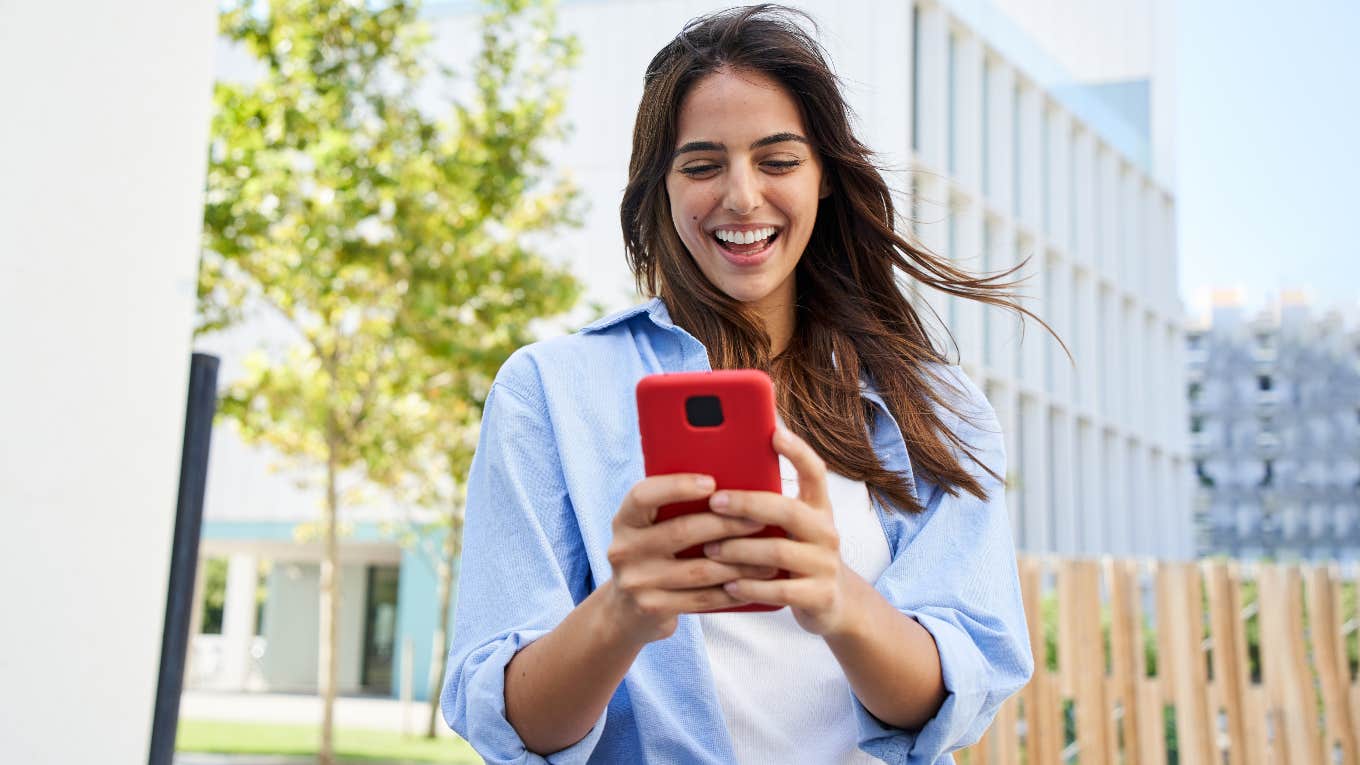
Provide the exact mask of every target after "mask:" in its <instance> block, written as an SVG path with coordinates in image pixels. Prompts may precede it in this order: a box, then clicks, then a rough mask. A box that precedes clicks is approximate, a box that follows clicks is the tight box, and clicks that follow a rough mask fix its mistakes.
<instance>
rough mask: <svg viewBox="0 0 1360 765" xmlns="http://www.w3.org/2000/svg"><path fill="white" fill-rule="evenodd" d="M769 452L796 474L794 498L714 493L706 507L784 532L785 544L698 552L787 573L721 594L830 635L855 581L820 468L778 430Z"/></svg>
mask: <svg viewBox="0 0 1360 765" xmlns="http://www.w3.org/2000/svg"><path fill="white" fill-rule="evenodd" d="M774 448H775V451H777V452H779V453H780V454H782V455H784V456H785V457H788V458H789V461H790V462H792V463H793V467H794V469H795V470H797V471H798V496H797V497H796V498H794V497H785V496H783V495H782V494H776V493H774V492H769V491H737V490H723V491H719V492H716V493H715V494H713V496H712V497H711V498H710V499H709V506H710V507H711V508H712V509H713V512H715V513H720V514H722V515H731V516H739V517H743V518H752V519H754V520H757V521H761V522H762V523H766V524H768V525H771V526H779V527H782V528H783V529H784V530H785V531H787V532H788V538H787V539H785V538H782V537H745V538H734V539H725V540H722V541H719V542H710V543H709V544H707V545H705V546H704V553H705V554H706V555H707V556H708V557H709V558H712V559H713V560H716V561H720V562H723V563H732V564H751V565H759V566H774V567H776V568H782V569H785V570H787V571H788V572H789V578H787V579H768V580H761V579H736V580H733V581H731V582H728V583H727V584H725V585H724V588H725V589H726V590H727V591H728V593H730V594H731V595H732V596H733V597H736V598H740V599H742V600H747V601H751V602H755V603H767V604H770V605H776V606H788V607H789V608H791V609H792V610H793V617H794V618H795V619H796V620H797V621H798V624H799V626H801V627H802V628H803V629H805V630H807V631H808V632H811V633H812V634H814V635H823V636H826V635H830V634H833V633H835V632H837V631H840V630H842V629H844V628H845V626H846V625H848V624H849V623H850V617H849V614H848V611H849V610H850V603H851V600H852V598H851V597H850V593H851V587H852V578H853V577H855V576H856V574H855V573H854V572H853V571H851V570H850V568H849V567H848V566H846V565H845V563H844V561H842V560H841V550H840V535H839V534H838V533H837V532H836V523H835V519H834V517H833V515H832V512H831V500H830V499H829V498H828V497H827V490H826V463H825V462H823V461H822V458H821V457H818V456H817V453H816V452H814V451H813V450H812V447H810V446H808V444H807V442H806V441H804V440H803V439H801V438H799V437H798V436H796V435H794V434H793V433H792V432H791V431H789V430H788V429H786V428H784V427H782V426H779V427H778V428H777V429H776V430H775V434H774Z"/></svg>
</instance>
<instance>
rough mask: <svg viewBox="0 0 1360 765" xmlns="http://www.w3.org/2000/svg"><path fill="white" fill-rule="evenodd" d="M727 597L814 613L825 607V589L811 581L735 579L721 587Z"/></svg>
mask: <svg viewBox="0 0 1360 765" xmlns="http://www.w3.org/2000/svg"><path fill="white" fill-rule="evenodd" d="M723 590H724V591H726V592H727V594H728V595H730V596H732V597H734V598H737V599H739V600H743V601H746V602H749V603H764V604H767V605H771V606H790V607H792V608H798V609H802V610H806V611H813V612H816V611H818V610H819V609H821V608H824V607H825V606H826V601H827V598H826V597H825V596H824V594H823V593H824V592H825V587H824V586H823V585H822V584H821V583H820V582H816V581H813V580H811V579H775V580H771V581H757V580H755V579H737V580H735V581H732V582H728V583H727V584H725V585H723Z"/></svg>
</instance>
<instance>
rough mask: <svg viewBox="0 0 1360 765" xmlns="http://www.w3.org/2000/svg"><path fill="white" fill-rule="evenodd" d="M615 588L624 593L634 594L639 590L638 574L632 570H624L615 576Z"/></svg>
mask: <svg viewBox="0 0 1360 765" xmlns="http://www.w3.org/2000/svg"><path fill="white" fill-rule="evenodd" d="M614 586H616V587H618V588H619V589H620V590H622V591H623V592H627V593H632V592H635V591H636V590H637V589H638V579H637V574H635V573H633V572H632V571H631V570H623V571H620V572H618V573H617V574H615V575H614Z"/></svg>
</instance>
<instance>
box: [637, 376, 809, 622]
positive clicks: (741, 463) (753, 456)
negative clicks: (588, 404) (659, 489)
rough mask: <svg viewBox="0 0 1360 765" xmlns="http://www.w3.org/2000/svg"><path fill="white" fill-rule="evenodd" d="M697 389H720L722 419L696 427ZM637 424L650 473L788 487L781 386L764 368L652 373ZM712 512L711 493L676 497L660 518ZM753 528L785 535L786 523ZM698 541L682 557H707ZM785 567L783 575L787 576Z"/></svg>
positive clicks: (640, 389) (729, 485)
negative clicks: (778, 448) (780, 436)
mask: <svg viewBox="0 0 1360 765" xmlns="http://www.w3.org/2000/svg"><path fill="white" fill-rule="evenodd" d="M694 396H715V397H717V399H718V401H719V402H720V405H721V407H722V420H723V421H722V423H721V424H720V425H717V426H714V427H695V426H694V425H691V424H690V422H689V417H688V415H687V414H686V402H687V401H688V400H689V399H690V398H691V397H694ZM637 407H638V427H639V429H640V430H641V432H642V456H643V460H644V462H645V464H646V471H647V475H649V476H653V475H666V474H668V473H702V474H705V475H711V476H713V478H714V480H715V481H716V482H717V486H718V488H719V489H741V490H748V491H772V492H775V493H776V494H778V493H780V491H781V484H780V480H779V455H778V454H777V453H776V452H775V450H774V447H773V446H772V445H771V444H770V440H771V438H773V436H774V426H775V407H774V386H773V385H772V384H771V383H770V378H769V376H768V375H766V374H765V373H764V372H761V371H760V370H757V369H737V370H721V371H717V372H680V373H674V374H656V375H648V376H646V377H644V378H642V380H641V381H639V382H638V384H637ZM701 512H711V511H710V510H709V508H708V500H695V501H691V502H677V503H675V504H671V505H664V506H662V507H660V508H658V509H657V516H656V520H657V522H658V523H660V522H662V521H665V520H668V519H670V518H674V517H676V516H678V515H684V514H686V513H701ZM750 536H759V537H782V536H785V533H784V530H783V529H781V528H780V527H778V526H766V527H765V528H763V529H761V530H760V531H757V532H755V533H753V534H751V535H750ZM703 555H704V551H703V547H702V546H700V545H695V546H694V547H690V548H689V549H686V550H684V551H682V552H680V553H679V554H678V555H677V556H676V557H679V558H701V557H703ZM788 575H789V574H788V572H787V571H782V570H781V571H780V572H779V574H778V578H781V579H785V578H788ZM780 608H781V606H770V605H762V604H755V603H752V604H749V605H745V606H736V607H733V608H724V609H716V610H714V611H708V612H706V613H718V612H721V611H778V610H779V609H780Z"/></svg>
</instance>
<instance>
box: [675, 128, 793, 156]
mask: <svg viewBox="0 0 1360 765" xmlns="http://www.w3.org/2000/svg"><path fill="white" fill-rule="evenodd" d="M786 141H796V142H797V143H801V144H808V139H806V138H804V137H802V136H801V135H798V134H797V133H775V134H774V135H767V136H765V137H764V138H762V139H760V140H759V141H756V142H755V143H753V144H751V150H752V151H754V150H756V149H759V148H761V147H764V146H769V145H771V144H776V143H784V142H786ZM691 151H727V147H726V146H725V145H723V144H721V143H718V142H717V141H690V142H689V143H687V144H685V145H684V146H681V147H680V148H678V149H676V150H675V153H674V154H672V155H671V160H674V159H675V158H676V157H679V156H680V155H681V154H684V153H686V152H691Z"/></svg>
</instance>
